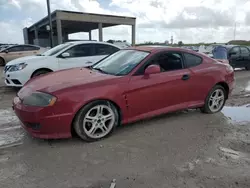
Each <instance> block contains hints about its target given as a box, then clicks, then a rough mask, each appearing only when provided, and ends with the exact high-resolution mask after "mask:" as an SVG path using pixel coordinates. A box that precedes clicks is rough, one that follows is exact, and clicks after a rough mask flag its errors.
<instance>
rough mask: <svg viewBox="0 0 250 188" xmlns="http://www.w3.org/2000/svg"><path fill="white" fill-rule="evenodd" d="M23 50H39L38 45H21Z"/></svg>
mask: <svg viewBox="0 0 250 188" xmlns="http://www.w3.org/2000/svg"><path fill="white" fill-rule="evenodd" d="M23 48H24V51H35V50H39V49H40V48H39V47H36V46H23Z"/></svg>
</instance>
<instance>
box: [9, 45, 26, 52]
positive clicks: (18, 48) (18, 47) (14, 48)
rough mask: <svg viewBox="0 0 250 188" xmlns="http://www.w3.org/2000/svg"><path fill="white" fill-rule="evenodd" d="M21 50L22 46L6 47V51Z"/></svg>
mask: <svg viewBox="0 0 250 188" xmlns="http://www.w3.org/2000/svg"><path fill="white" fill-rule="evenodd" d="M21 51H23V46H14V47H12V48H9V49H8V52H21Z"/></svg>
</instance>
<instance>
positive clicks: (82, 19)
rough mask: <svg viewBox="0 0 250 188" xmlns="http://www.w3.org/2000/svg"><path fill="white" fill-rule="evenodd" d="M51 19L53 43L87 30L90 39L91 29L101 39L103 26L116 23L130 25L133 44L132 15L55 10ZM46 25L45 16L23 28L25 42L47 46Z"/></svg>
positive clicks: (55, 43)
mask: <svg viewBox="0 0 250 188" xmlns="http://www.w3.org/2000/svg"><path fill="white" fill-rule="evenodd" d="M51 20H52V28H53V41H54V45H57V44H61V43H63V42H66V41H68V35H69V34H72V33H78V32H88V33H89V40H91V39H92V36H91V31H92V30H95V29H98V31H99V41H103V28H106V27H111V26H116V25H130V26H131V29H132V32H131V33H132V41H131V43H132V45H135V25H136V18H134V17H124V16H113V15H102V14H90V13H83V12H72V11H64V10H56V11H54V12H52V13H51ZM48 25H49V19H48V16H47V17H44V18H43V19H41V20H40V21H38V22H37V23H35V24H33V25H32V26H30V27H29V28H27V27H26V28H24V29H23V36H24V42H25V44H36V45H40V46H44V47H46V46H49V43H50V41H49V31H48V30H47V29H46V28H47V27H48Z"/></svg>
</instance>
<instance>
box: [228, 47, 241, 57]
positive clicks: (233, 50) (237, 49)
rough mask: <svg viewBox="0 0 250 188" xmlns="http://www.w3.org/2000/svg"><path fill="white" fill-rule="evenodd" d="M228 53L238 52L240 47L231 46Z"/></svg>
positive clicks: (237, 53) (236, 53)
mask: <svg viewBox="0 0 250 188" xmlns="http://www.w3.org/2000/svg"><path fill="white" fill-rule="evenodd" d="M229 53H235V55H239V54H240V47H233V48H232V49H231V50H230V52H229Z"/></svg>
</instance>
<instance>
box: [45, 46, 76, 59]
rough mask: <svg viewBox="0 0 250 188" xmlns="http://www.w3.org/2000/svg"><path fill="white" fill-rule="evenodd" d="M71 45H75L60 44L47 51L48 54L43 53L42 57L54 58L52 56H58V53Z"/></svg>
mask: <svg viewBox="0 0 250 188" xmlns="http://www.w3.org/2000/svg"><path fill="white" fill-rule="evenodd" d="M71 45H73V44H72V43H64V44H60V45H57V46H55V47H54V48H51V49H49V50H47V51H46V52H44V53H42V54H41V55H42V56H52V55H55V54H57V53H58V52H60V51H62V50H63V49H65V48H67V47H69V46H71Z"/></svg>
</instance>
